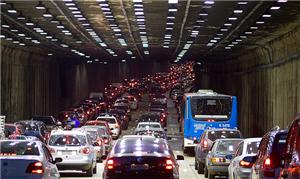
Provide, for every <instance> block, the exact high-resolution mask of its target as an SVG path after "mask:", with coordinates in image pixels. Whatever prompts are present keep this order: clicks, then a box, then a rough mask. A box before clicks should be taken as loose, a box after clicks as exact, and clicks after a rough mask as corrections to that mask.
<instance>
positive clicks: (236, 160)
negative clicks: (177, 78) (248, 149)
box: [228, 141, 244, 177]
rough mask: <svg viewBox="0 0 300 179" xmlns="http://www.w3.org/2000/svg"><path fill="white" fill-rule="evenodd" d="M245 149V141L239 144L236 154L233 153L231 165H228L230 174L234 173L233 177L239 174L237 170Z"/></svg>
mask: <svg viewBox="0 0 300 179" xmlns="http://www.w3.org/2000/svg"><path fill="white" fill-rule="evenodd" d="M243 150H244V141H243V142H241V143H240V144H239V146H238V148H237V150H236V152H235V154H234V155H233V158H232V160H231V162H230V165H229V167H228V172H229V174H232V176H231V177H233V176H234V175H237V170H238V168H239V167H240V165H239V163H240V161H241V157H242V154H243ZM229 170H231V171H229Z"/></svg>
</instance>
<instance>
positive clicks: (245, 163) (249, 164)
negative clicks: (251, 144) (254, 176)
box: [240, 160, 253, 168]
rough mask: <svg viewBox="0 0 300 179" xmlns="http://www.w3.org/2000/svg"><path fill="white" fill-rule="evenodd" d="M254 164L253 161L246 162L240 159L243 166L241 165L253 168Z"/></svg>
mask: <svg viewBox="0 0 300 179" xmlns="http://www.w3.org/2000/svg"><path fill="white" fill-rule="evenodd" d="M252 165H253V163H250V162H246V161H244V160H241V161H240V166H241V167H245V168H251V167H252Z"/></svg>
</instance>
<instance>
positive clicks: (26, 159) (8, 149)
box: [0, 140, 62, 179]
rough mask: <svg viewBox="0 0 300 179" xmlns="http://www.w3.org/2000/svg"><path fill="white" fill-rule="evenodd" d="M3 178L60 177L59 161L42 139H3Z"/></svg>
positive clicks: (0, 162) (0, 163)
mask: <svg viewBox="0 0 300 179" xmlns="http://www.w3.org/2000/svg"><path fill="white" fill-rule="evenodd" d="M0 151H1V152H0V166H1V176H0V178H1V179H12V178H14V179H18V178H30V179H58V178H60V175H59V172H58V169H57V167H56V163H57V162H61V161H62V158H56V159H53V158H52V155H51V153H50V151H49V150H48V148H47V146H46V145H45V144H44V143H42V142H40V141H32V140H1V141H0Z"/></svg>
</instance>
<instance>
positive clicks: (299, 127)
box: [281, 114, 300, 179]
mask: <svg viewBox="0 0 300 179" xmlns="http://www.w3.org/2000/svg"><path fill="white" fill-rule="evenodd" d="M286 141H287V144H286V150H285V152H284V154H285V155H284V159H283V167H282V172H281V178H288V179H296V178H300V114H299V115H298V116H297V117H296V119H295V120H294V121H293V123H292V125H291V126H290V128H289V133H288V136H287V140H286Z"/></svg>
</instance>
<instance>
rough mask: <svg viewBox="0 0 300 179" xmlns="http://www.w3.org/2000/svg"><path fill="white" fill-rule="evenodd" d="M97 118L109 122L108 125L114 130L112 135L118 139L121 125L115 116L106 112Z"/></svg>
mask: <svg viewBox="0 0 300 179" xmlns="http://www.w3.org/2000/svg"><path fill="white" fill-rule="evenodd" d="M96 120H99V121H107V122H108V126H109V128H110V131H111V132H112V137H113V138H114V139H117V138H118V137H119V136H120V134H121V126H120V124H119V122H118V120H117V118H116V117H115V116H113V115H109V114H106V115H103V116H98V117H97V119H96Z"/></svg>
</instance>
